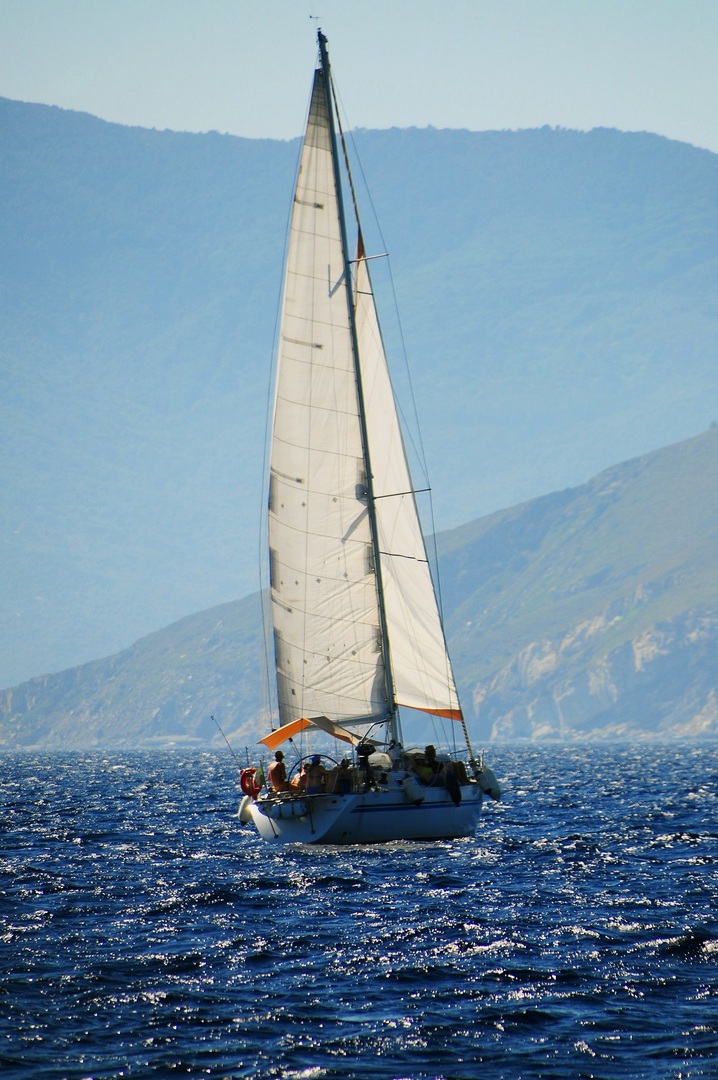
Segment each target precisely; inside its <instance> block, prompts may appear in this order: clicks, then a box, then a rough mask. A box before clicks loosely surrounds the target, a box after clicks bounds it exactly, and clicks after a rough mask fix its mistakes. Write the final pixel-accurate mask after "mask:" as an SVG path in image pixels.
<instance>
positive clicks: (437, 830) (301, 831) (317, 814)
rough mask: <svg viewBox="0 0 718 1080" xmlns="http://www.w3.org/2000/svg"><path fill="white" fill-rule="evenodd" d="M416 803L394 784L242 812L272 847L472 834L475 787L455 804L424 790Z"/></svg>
mask: <svg viewBox="0 0 718 1080" xmlns="http://www.w3.org/2000/svg"><path fill="white" fill-rule="evenodd" d="M421 794H422V796H423V799H422V802H420V803H413V802H410V801H409V799H408V798H407V796H406V795H405V794H404V792H403V790H402V788H401V787H400V786H398V785H397V786H396V787H392V788H390V789H388V790H380V791H366V792H361V793H355V794H352V795H306V796H299V795H298V796H291V797H288V798H287V797H276V796H274V797H265V798H262V799H260V800H259V801H257V802H253V803H252V804H251V805H250V806H249V807H248V808H247V809H248V810H249V813H250V815H251V820H252V823H253V824H254V826H255V827H256V829H257V832H258V833H259V835H260V836H261V837H262V838H263V839H264V840H269V841H272V842H274V843H278V844H376V843H383V842H385V841H387V840H444V839H450V838H454V837H459V836H473V834H474V830H475V829H476V825H477V823H478V820H479V816H480V814H481V803H482V800H483V792H482V790H481V788H480V787H479V785H478V784H476V783H473V782H472V783H470V784H468V785H464V786H463V787H462V788H461V795H462V798H461V803H460V805H459V806H455V805H454V803H453V802H452V800H451V798H450V796H449V793H448V791H447V790H446V788H440V787H436V788H424V789H423V790H422V792H421Z"/></svg>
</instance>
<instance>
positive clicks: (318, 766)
mask: <svg viewBox="0 0 718 1080" xmlns="http://www.w3.org/2000/svg"><path fill="white" fill-rule="evenodd" d="M326 777H327V770H326V769H325V768H324V766H323V765H322V759H321V757H320V756H319V754H315V755H314V757H313V758H312V762H311V765H310V766H309V768H308V769H307V795H321V793H322V792H323V791H324V787H325V784H326Z"/></svg>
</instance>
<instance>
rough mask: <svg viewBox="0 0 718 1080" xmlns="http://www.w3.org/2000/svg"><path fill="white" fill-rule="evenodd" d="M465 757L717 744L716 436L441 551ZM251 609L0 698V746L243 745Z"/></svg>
mask: <svg viewBox="0 0 718 1080" xmlns="http://www.w3.org/2000/svg"><path fill="white" fill-rule="evenodd" d="M438 546H439V552H440V562H441V578H442V601H443V606H444V611H445V615H446V618H447V631H448V637H449V642H450V646H451V651H452V656H453V659H454V665H455V669H456V675H457V682H458V684H459V688H460V691H461V695H462V698H463V701H464V708H465V711H466V714H467V721H468V725H469V730H470V732H471V735H472V738H473V740H474V742H475V744H477V745H478V744H479V741H480V740H483V741H492V742H494V741H502V740H514V739H517V738H519V739H532V740H537V739H559V740H571V739H615V738H621V739H626V738H647V737H655V736H661V737H663V738H681V737H691V738H696V737H709V736H710V737H716V736H718V696H717V695H718V670H717V669H716V665H715V656H716V655H718V428H711V429H710V430H709V431H708V432H706V433H705V434H704V435H700V436H698V437H697V438H694V439H691V440H688V441H686V442H682V443H679V444H676V445H672V446H669V447H667V448H665V449H663V450H660V451H657V452H654V453H651V454H648V455H645V456H643V457H640V458H636V459H634V460H631V461H628V462H626V463H624V464H622V465H618V466H615V467H614V468H611V469H608V470H606V471H604V472H603V473H601V474H600V475H599V476H597V477H595V478H594V479H593V480H591V481H590V482H588V483H586V484H583V485H581V486H580V487H577V488H572V489H568V490H566V491H561V492H557V493H554V494H551V495H547V496H543V497H541V498H538V499H533V500H531V501H530V502H527V503H524V504H522V505H520V506H517V507H514V508H512V509H510V510H506V511H501V512H498V513H495V514H491V515H489V516H487V517H485V518H482V519H480V520H479V521H476V522H473V523H471V524H469V525H465V526H463V527H461V528H459V529H455V530H452V531H450V532H448V533H445V534H443V535H441V536H440V537H438ZM262 621H263V615H262V608H261V604H260V598H259V596H258V595H257V594H255V595H254V596H251V597H248V598H247V599H245V600H243V601H240V602H236V603H231V604H225V605H223V606H221V607H217V608H213V609H211V610H209V611H203V612H200V613H199V614H197V615H193V616H189V617H188V618H185V619H182V620H180V621H179V622H177V623H175V624H173V625H172V626H169V627H167V628H166V629H165V630H162V631H160V632H158V633H154V634H151V635H149V636H148V637H146V638H144V639H142V640H141V641H139V642H137V643H136V644H135V645H134V646H133V647H132V648H131V649H127V650H125V651H124V652H122V653H119V654H118V655H116V656H112V657H110V658H109V659H107V660H100V661H96V662H93V663H89V664H85V665H83V666H81V667H79V668H76V669H73V670H69V671H65V672H61V673H60V674H58V675H48V676H44V677H42V678H37V679H32V680H31V681H29V682H27V683H24V684H23V685H21V686H18V687H16V688H14V689H12V690H8V691H5V692H4V693H3V695H2V696H1V697H0V747H3V748H5V749H17V748H22V747H42V748H58V747H64V748H70V747H76V748H82V749H85V748H88V747H103V748H104V747H108V748H109V747H122V748H128V747H140V746H158V745H186V744H189V745H203V744H208V743H214V744H215V745H219V744H221V743H222V736H221V735H220V733H219V731H218V729H217V727H216V725H215V723H214V722H213V721H212V719H211V717H212V716H215V717H216V718H217V722H218V723H219V725H220V726H221V729H222V731H224V733H225V735H227V736H228V737H229V738H230V741H231V742H232V744H233V745H234V746H235V747H236V748H237V749H240V748H241V747H243V746H247V747H250V746H252V745H254V744H255V743H256V741H257V738H258V737H259V736H260V735H261V733H263V732H264V731H265V730H266V726H267V724H266V720H265V717H266V715H267V707H268V706H267V701H266V700H265V699H264V698H263V697H262V686H263V685H264V683H265V682H266V680H265V679H264V678H263V672H264V673H266V666H265V662H264V660H263V659H262V657H263V648H262V645H261V626H262Z"/></svg>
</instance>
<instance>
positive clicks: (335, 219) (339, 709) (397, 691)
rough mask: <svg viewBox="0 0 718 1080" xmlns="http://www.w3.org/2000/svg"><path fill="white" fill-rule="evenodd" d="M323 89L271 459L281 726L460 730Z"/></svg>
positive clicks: (291, 262) (318, 86)
mask: <svg viewBox="0 0 718 1080" xmlns="http://www.w3.org/2000/svg"><path fill="white" fill-rule="evenodd" d="M328 79H329V76H328V73H327V72H325V70H323V69H320V70H318V71H316V72H315V78H314V87H313V93H312V100H311V106H310V111H309V119H308V123H307V131H306V136H305V140H304V145H303V149H302V154H301V160H300V167H299V175H298V182H297V188H296V192H295V199H294V209H293V215H292V223H291V230H290V238H289V249H288V254H287V268H286V277H285V284H284V299H283V312H282V323H281V331H280V334H281V336H280V343H279V356H278V364H277V384H276V396H275V403H274V423H273V434H272V443H271V453H270V490H269V527H268V533H269V546H270V585H271V595H272V618H273V625H274V635H275V637H274V644H275V660H276V669H277V687H278V698H279V710H280V722H281V724H282V725H286V724H289V723H291V722H293V721H295V720H298V719H299V718H303V717H313V716H315V717H316V716H318V717H328V718H330V720H331V721H332V722H335V723H338V724H340V725H344V726H346V727H347V728H348V729H349V730H355V729H357V728H358V729H360V730H361V729H362V728H363V727H365V726H366V725H370V724H372V723H375V722H376V721H378V720H383V719H388V718H389V717H391V716H392V715H393V714H394V712H395V709H396V706H397V705H405V706H410V707H412V708H418V709H423V710H426V711H431V712H434V713H439V714H441V715H445V716H452V717H455V718H459V717H460V715H461V714H460V708H459V702H458V697H457V693H456V687H455V684H454V678H453V675H452V672H451V666H450V662H449V658H448V655H447V652H446V646H445V642H444V636H443V630H442V626H441V621H440V618H439V613H438V609H437V603H436V597H435V593H434V589H433V584H432V581H431V574H430V572H429V565H428V561H427V558H426V551H425V546H424V540H423V537H422V533H421V528H420V525H419V519H418V514H417V510H416V503H415V498H414V494H413V490H412V484H411V479H410V475H409V468H408V464H407V460H406V454H405V450H404V445H403V440H402V436H401V431H400V428H399V421H398V416H397V411H396V406H395V403H394V396H393V393H392V389H391V384H390V380H389V375H388V371H387V367H386V358H385V354H384V348H383V344H382V339H381V333H380V330H379V324H378V320H377V316H376V310H375V306H374V299H373V296H372V291H371V284H370V280H369V274H368V270H367V265H366V260H365V259H364V258H363V253H362V252H361V247H360V249H359V257H358V258H357V260H355V261H354V262H350V261H349V259H348V256H347V251H346V237H345V235H344V230H343V226H342V217H341V215H342V199H341V192H340V190H339V185H338V170H337V168H336V165H335V155H336V144H335V135H334V127H333V124H334V121H333V113H332V105H331V100H330V87H329V84H328ZM352 274H353V276H354V278H355V282H354V283H353V282H352Z"/></svg>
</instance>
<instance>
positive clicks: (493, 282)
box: [0, 100, 718, 686]
mask: <svg viewBox="0 0 718 1080" xmlns="http://www.w3.org/2000/svg"><path fill="white" fill-rule="evenodd" d="M300 124H301V118H298V128H299V126H300ZM0 130H1V131H2V137H3V154H2V155H1V156H0V228H1V229H2V236H3V244H2V248H1V252H2V253H1V255H0V295H1V296H2V302H1V303H0V372H1V375H0V378H1V379H2V386H1V390H0V440H1V441H0V447H1V450H2V452H1V453H0V463H1V464H0V469H1V470H2V473H1V481H0V482H1V483H2V490H3V499H2V504H1V506H0V543H2V551H3V559H2V565H3V573H2V578H1V580H2V592H1V593H0V646H1V647H0V686H8V685H13V684H17V683H19V682H21V681H22V680H24V679H26V678H29V677H30V676H33V675H35V674H37V673H42V672H46V671H53V670H55V671H56V670H59V669H67V668H71V667H74V666H75V665H77V664H78V663H80V662H82V661H85V660H88V659H90V658H94V657H98V656H103V655H107V654H109V653H115V652H118V651H119V650H120V649H122V648H123V647H125V646H127V645H129V644H130V643H131V642H132V641H134V640H136V639H138V638H139V637H140V636H142V635H144V634H146V633H147V632H148V631H150V630H153V629H158V628H160V627H162V626H165V625H167V624H168V623H169V622H171V621H173V620H176V619H179V618H181V617H182V616H183V615H184V614H186V612H188V611H196V610H200V609H205V608H208V607H210V606H214V605H219V604H222V603H224V602H226V601H227V600H228V599H230V598H232V597H236V596H240V595H243V594H245V593H247V592H249V591H251V589H252V588H254V587H255V585H256V572H255V564H256V551H257V546H258V541H257V535H258V530H259V520H260V517H261V514H262V511H263V504H264V494H263V487H262V471H263V469H262V463H263V446H264V439H265V425H266V416H267V411H268V403H269V369H270V366H271V362H272V355H273V338H274V332H275V323H276V312H277V301H278V295H279V291H280V285H281V280H280V279H281V262H282V255H283V243H284V237H285V235H286V227H287V220H288V214H289V210H290V199H291V190H292V178H293V172H294V169H295V167H296V158H297V150H298V143H294V142H291V143H282V142H276V141H270V140H246V139H237V138H234V137H231V136H221V135H218V134H216V133H214V134H213V133H210V134H207V135H190V134H180V133H176V132H170V131H164V132H162V131H146V130H143V129H138V128H125V127H121V126H119V125H115V124H108V123H105V122H103V121H100V120H97V119H95V118H93V117H90V116H86V115H82V114H78V113H72V112H67V111H63V110H61V109H57V108H50V107H47V106H42V105H27V104H23V103H19V102H12V101H7V100H0ZM350 153H351V154H355V153H356V156H358V158H359V160H360V161H361V165H362V169H361V170H360V171H358V172H357V178H358V180H361V179H362V174H363V176H365V177H366V179H367V182H368V185H369V188H370V190H371V195H372V201H373V206H374V207H375V209H376V213H377V218H378V220H379V222H381V223H382V227H383V233H380V232H379V230H378V227H377V226H376V224H375V223H373V222H372V221H371V220H366V221H365V223H364V224H365V233H366V242H367V247H368V250H370V251H371V252H373V253H377V254H380V253H382V252H384V251H387V250H388V251H389V252H390V253H391V256H392V273H393V279H392V280H389V279H388V274H387V267H386V265H385V264H386V262H387V260H385V259H376V260H375V261H374V262H373V263H372V266H373V267H374V268H375V277H376V278H377V279H378V280H377V282H376V284H377V291H378V292H379V294H380V296H383V295H384V289H383V288H382V286H383V285H386V286H388V291H389V292H390V293H391V292H392V290H394V291H395V292H396V295H397V297H398V300H399V309H400V311H401V313H402V328H403V332H401V331H400V329H399V327H398V326H397V324H396V322H395V321H394V319H393V314H392V312H391V311H390V310H389V311H385V312H382V314H383V316H385V319H386V325H385V333H386V337H387V341H388V344H389V346H390V351H391V353H392V358H393V359H397V358H400V356H401V351H402V350H401V343H402V341H403V342H404V343H405V344H406V347H407V352H408V355H409V356H410V358H411V370H412V376H413V395H414V398H415V400H416V404H417V409H418V414H419V417H420V418H421V421H422V431H423V445H424V448H425V452H426V457H427V460H428V461H429V462H430V465H431V470H430V471H431V479H432V485H433V488H434V491H435V496H434V499H435V503H434V508H435V514H436V522H437V527H438V528H439V529H442V530H447V529H449V528H452V527H455V526H458V525H460V524H461V523H462V522H464V521H467V520H470V519H472V518H478V517H480V516H484V515H486V514H488V513H490V512H492V511H496V510H498V509H499V508H500V507H506V506H510V505H513V504H516V503H518V502H521V501H524V500H527V499H529V498H533V497H534V496H536V495H540V494H542V493H547V492H550V491H552V490H556V489H558V488H562V487H566V486H576V485H578V484H580V483H582V482H584V481H586V480H587V479H588V478H589V477H590V476H592V475H593V474H595V473H596V472H598V471H599V470H600V469H602V468H605V467H606V466H607V465H608V464H610V463H611V462H614V461H620V460H624V459H626V458H629V457H633V456H636V455H639V454H642V453H645V452H646V451H649V450H652V449H653V448H655V447H657V446H662V445H665V444H666V443H667V442H673V441H676V440H679V439H682V438H686V437H688V436H689V435H691V434H693V433H694V432H696V431H700V430H703V429H705V428H706V427H707V426H708V424H709V423H710V422H711V421H712V420H713V419H716V418H718V405H717V400H718V366H717V365H716V363H715V341H716V339H717V337H718V301H717V297H718V287H717V286H718V254H717V253H718V156H716V155H714V154H711V153H709V152H708V151H702V150H697V149H695V148H693V147H690V146H686V145H684V144H680V143H675V142H671V141H669V140H666V139H663V138H660V137H658V136H653V135H647V134H625V133H620V132H616V131H606V130H596V131H592V132H587V133H580V132H571V131H563V130H555V129H549V128H544V129H541V130H537V131H525V132H482V133H475V132H468V131H436V130H433V129H426V130H416V129H412V130H408V131H401V130H393V131H382V132H372V131H357V132H355V133H353V135H352V137H351V145H350ZM361 195H362V193H361V190H360V192H359V198H360V201H362V200H361ZM395 367H396V365H395ZM397 384H398V389H399V392H400V393H401V394H404V392H405V391H406V390H407V389H408V388H407V387H406V382H405V379H404V378H403V377H402V376H401V375H399V377H398V378H397ZM417 479H418V478H417ZM418 486H424V485H423V482H422V481H421V480H419V483H418Z"/></svg>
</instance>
